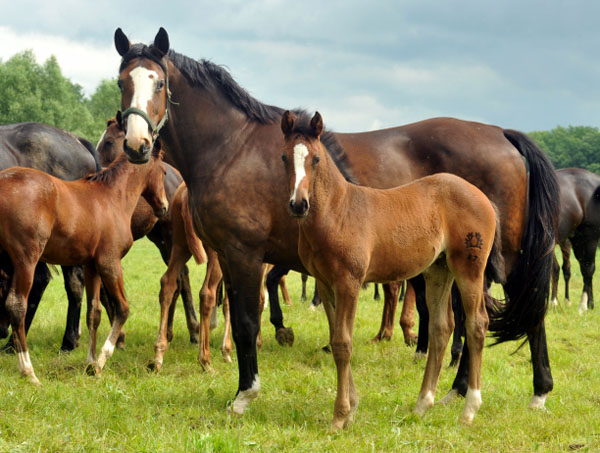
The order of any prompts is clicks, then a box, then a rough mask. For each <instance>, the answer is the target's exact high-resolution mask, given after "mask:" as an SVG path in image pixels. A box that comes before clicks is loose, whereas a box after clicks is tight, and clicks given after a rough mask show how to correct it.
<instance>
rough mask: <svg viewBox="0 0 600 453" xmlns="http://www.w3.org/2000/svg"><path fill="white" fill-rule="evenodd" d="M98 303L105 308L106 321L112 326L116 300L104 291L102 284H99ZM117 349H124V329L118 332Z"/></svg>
mask: <svg viewBox="0 0 600 453" xmlns="http://www.w3.org/2000/svg"><path fill="white" fill-rule="evenodd" d="M100 303H101V304H102V306H103V307H104V309H105V310H106V314H107V316H108V321H109V322H110V325H111V326H112V323H113V320H114V319H115V312H116V308H115V307H116V306H117V301H116V299H115V298H114V297H113V296H111V295H110V294H109V293H108V292H107V291H106V288H104V286H103V285H102V284H101V285H100ZM117 349H125V331H123V330H122V331H121V333H120V334H119V339H118V340H117Z"/></svg>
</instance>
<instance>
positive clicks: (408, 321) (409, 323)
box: [400, 281, 418, 346]
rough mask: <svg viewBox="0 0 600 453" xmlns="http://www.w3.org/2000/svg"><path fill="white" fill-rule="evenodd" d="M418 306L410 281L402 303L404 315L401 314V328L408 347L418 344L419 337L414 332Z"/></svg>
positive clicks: (407, 282)
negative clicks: (416, 307)
mask: <svg viewBox="0 0 600 453" xmlns="http://www.w3.org/2000/svg"><path fill="white" fill-rule="evenodd" d="M416 304H417V301H416V297H415V290H414V288H413V286H412V284H411V283H410V282H409V281H406V292H405V294H404V301H403V302H402V313H401V314H400V327H401V328H402V334H403V335H404V343H406V345H407V346H412V345H415V344H417V341H418V335H417V334H416V333H414V332H413V330H412V329H413V327H414V326H415V306H416Z"/></svg>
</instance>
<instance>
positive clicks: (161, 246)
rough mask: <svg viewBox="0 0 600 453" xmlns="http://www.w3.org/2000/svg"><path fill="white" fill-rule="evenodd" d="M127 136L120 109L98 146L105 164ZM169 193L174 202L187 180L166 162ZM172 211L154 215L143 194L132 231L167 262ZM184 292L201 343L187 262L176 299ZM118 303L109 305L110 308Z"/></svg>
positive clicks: (178, 281)
mask: <svg viewBox="0 0 600 453" xmlns="http://www.w3.org/2000/svg"><path fill="white" fill-rule="evenodd" d="M124 140H125V133H124V132H123V125H122V118H121V112H117V115H116V116H115V117H114V118H111V119H110V120H108V122H107V124H106V130H105V131H104V133H103V134H102V137H101V138H100V141H99V142H98V145H96V149H97V150H98V154H99V155H100V161H101V163H102V165H103V166H105V167H106V166H108V165H109V164H110V163H111V162H113V161H114V160H115V159H116V158H117V157H118V156H120V155H121V154H122V153H123V141H124ZM165 167H166V173H165V193H166V195H167V200H168V202H169V206H170V205H171V203H172V201H173V198H174V196H175V192H176V191H177V188H178V187H179V186H180V185H181V183H182V182H183V179H182V178H181V175H180V174H179V172H178V171H177V170H175V168H173V167H172V166H171V165H169V164H167V163H165ZM170 212H171V211H169V213H168V214H167V215H165V216H162V217H160V218H158V217H156V215H154V209H153V208H152V206H150V205H149V204H148V202H147V201H146V200H145V199H144V198H143V197H140V199H139V201H138V204H137V206H136V207H135V211H133V216H132V218H131V233H132V235H133V240H134V241H137V240H138V239H140V238H142V237H144V236H147V237H148V239H150V241H152V243H154V245H156V247H157V248H158V250H159V251H160V255H161V257H162V259H163V261H164V262H165V264H168V263H169V257H170V255H171V248H172V243H173V240H172V228H173V227H172V225H171V222H172V220H171V215H170ZM179 295H181V299H182V302H183V307H184V311H185V318H186V322H187V328H188V331H189V333H190V342H191V343H198V336H199V329H200V324H199V323H198V316H197V314H196V309H195V307H194V298H193V296H192V290H191V287H190V278H189V270H188V267H187V265H185V264H184V266H183V267H182V268H181V271H180V273H179V274H178V275H177V278H176V287H175V290H174V292H173V302H175V301H176V300H177V298H178V297H179ZM113 305H114V304H108V305H105V306H106V307H107V308H109V307H111V306H113ZM175 307H176V304H175V303H172V304H170V308H169V313H168V320H167V330H166V334H167V337H168V341H171V339H172V338H173V317H174V312H175ZM112 312H113V310H112V309H109V310H108V313H109V319H111V320H112V314H113V313H112Z"/></svg>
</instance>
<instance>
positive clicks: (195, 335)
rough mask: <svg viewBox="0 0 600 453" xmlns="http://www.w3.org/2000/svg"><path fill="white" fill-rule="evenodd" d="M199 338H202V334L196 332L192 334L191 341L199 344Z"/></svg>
mask: <svg viewBox="0 0 600 453" xmlns="http://www.w3.org/2000/svg"><path fill="white" fill-rule="evenodd" d="M199 340H200V335H198V334H197V333H194V334H191V335H190V343H192V344H198V341H199Z"/></svg>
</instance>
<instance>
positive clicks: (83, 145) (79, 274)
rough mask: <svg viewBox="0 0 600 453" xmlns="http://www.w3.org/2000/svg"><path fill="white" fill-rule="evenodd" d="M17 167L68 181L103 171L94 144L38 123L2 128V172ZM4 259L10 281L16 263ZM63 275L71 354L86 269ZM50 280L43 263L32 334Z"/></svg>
mask: <svg viewBox="0 0 600 453" xmlns="http://www.w3.org/2000/svg"><path fill="white" fill-rule="evenodd" d="M17 166H18V167H27V168H35V169H37V170H40V171H43V172H44V173H48V174H50V175H53V176H56V177H57V178H60V179H64V180H66V181H72V180H74V179H78V178H82V177H84V176H85V175H87V174H89V173H92V172H94V171H98V170H100V168H101V166H100V160H99V157H98V154H97V153H96V149H95V148H94V146H93V145H92V144H91V143H90V142H88V141H87V140H85V139H83V138H81V137H78V136H76V135H74V134H71V133H70V132H67V131H64V130H62V129H58V128H56V127H53V126H50V125H48V124H44V123H35V122H27V123H15V124H6V125H2V126H0V170H5V169H7V168H10V167H17ZM2 258H3V259H1V260H0V267H1V268H2V270H3V272H4V273H5V274H6V276H7V278H9V279H10V276H11V275H12V272H13V269H12V263H11V262H10V259H8V256H6V255H5V256H4V257H2ZM62 273H63V277H64V281H65V292H66V294H67V299H68V311H67V324H66V326H65V333H64V336H63V339H62V343H61V346H60V349H61V351H70V350H72V349H74V348H75V347H76V346H77V343H78V339H79V317H80V312H81V299H82V297H83V268H82V267H81V266H62ZM50 279H51V275H50V271H49V269H48V266H47V265H46V263H43V262H40V263H39V264H38V266H37V267H36V270H35V274H34V280H33V284H32V289H31V292H30V293H29V298H28V301H27V313H26V315H25V332H27V331H29V327H30V325H31V323H32V321H33V318H34V316H35V312H36V310H37V308H38V305H39V302H40V300H41V298H42V295H43V293H44V291H45V289H46V286H47V285H48V283H49V282H50ZM4 296H5V295H4ZM0 305H1V303H0ZM7 335H8V330H7V329H6V328H5V326H3V325H1V323H0V338H4V337H5V336H7ZM13 346H14V333H13V335H12V336H11V338H10V339H9V341H8V343H6V344H5V345H4V346H3V347H2V349H3V350H6V351H13V350H14V347H13Z"/></svg>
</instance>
